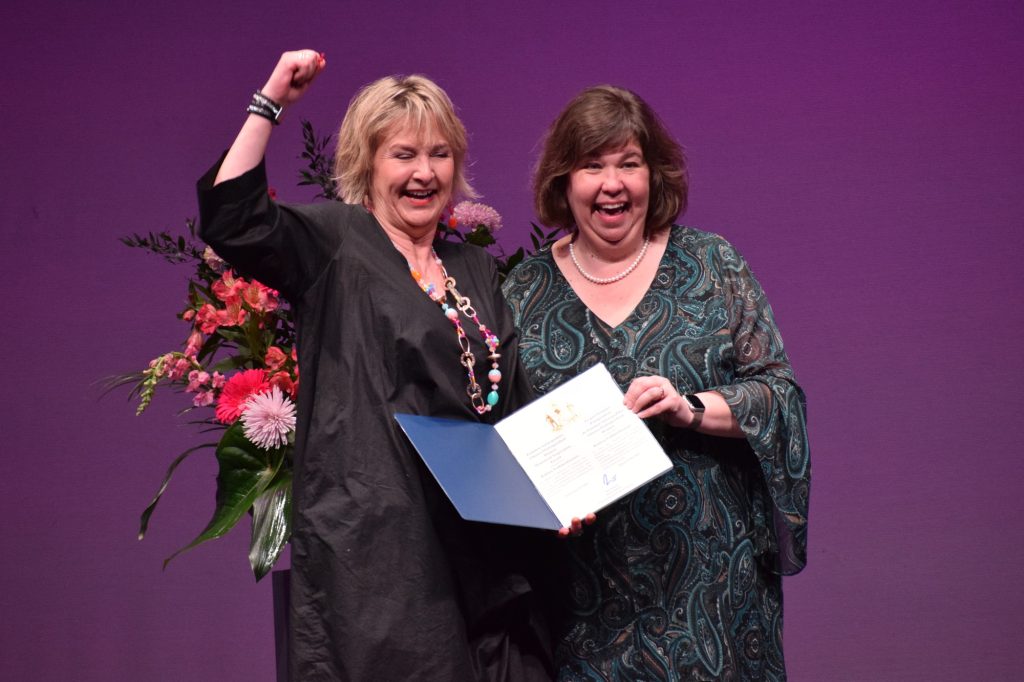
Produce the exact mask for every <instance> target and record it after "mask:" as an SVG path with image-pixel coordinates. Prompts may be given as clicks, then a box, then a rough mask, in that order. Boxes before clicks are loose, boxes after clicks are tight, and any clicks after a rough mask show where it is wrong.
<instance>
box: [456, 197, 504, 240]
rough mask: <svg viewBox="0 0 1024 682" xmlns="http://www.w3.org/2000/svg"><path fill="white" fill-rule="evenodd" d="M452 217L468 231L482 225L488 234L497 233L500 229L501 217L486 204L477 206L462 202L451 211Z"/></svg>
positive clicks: (472, 203)
mask: <svg viewBox="0 0 1024 682" xmlns="http://www.w3.org/2000/svg"><path fill="white" fill-rule="evenodd" d="M452 217H453V218H455V220H456V221H457V222H458V223H459V225H462V226H463V227H467V228H469V229H470V230H474V229H476V228H477V227H478V226H480V225H483V226H484V227H486V228H487V229H488V231H490V232H492V233H493V232H497V231H498V230H500V229H501V216H500V215H499V214H498V212H497V211H495V210H494V209H493V208H491V207H490V206H488V205H487V204H478V203H476V202H473V201H463V202H460V203H458V204H456V205H455V208H453V209H452Z"/></svg>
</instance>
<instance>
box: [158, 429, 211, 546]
mask: <svg viewBox="0 0 1024 682" xmlns="http://www.w3.org/2000/svg"><path fill="white" fill-rule="evenodd" d="M216 445H217V444H216V443H203V444H202V445H197V446H195V447H194V448H189V449H188V450H186V451H185V452H183V453H181V454H180V455H178V456H177V457H176V458H175V459H174V461H173V462H171V466H169V467H167V473H166V474H164V480H163V482H162V483H160V488H159V490H157V491H156V496H155V497H153V501H152V502H150V503H149V506H148V507H146V508H145V509H144V510H143V511H142V518H141V519H139V539H140V540H141V539H142V538H144V537H146V531H147V530H148V529H149V517H151V516H152V515H153V511H154V510H156V505H157V503H159V502H160V498H161V497H162V496H163V494H164V491H165V490H167V486H168V485H169V484H170V482H171V476H173V475H174V470H175V469H177V468H178V465H179V464H181V463H182V462H184V461H185V458H186V457H188V456H189V455H191V454H192V453H193V452H195V451H196V450H202V449H203V448H212V447H215V446H216Z"/></svg>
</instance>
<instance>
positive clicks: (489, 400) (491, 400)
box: [487, 391, 498, 407]
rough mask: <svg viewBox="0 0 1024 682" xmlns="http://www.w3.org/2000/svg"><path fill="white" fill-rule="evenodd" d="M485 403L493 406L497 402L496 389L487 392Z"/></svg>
mask: <svg viewBox="0 0 1024 682" xmlns="http://www.w3.org/2000/svg"><path fill="white" fill-rule="evenodd" d="M487 404H488V405H490V406H491V407H494V406H495V405H497V404H498V392H497V391H491V392H490V393H488V394H487Z"/></svg>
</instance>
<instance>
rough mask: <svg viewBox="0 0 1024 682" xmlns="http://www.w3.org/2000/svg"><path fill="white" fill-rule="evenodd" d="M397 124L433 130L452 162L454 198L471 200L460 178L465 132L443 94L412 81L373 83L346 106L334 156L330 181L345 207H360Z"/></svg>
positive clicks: (418, 80) (393, 78)
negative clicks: (445, 145)
mask: <svg viewBox="0 0 1024 682" xmlns="http://www.w3.org/2000/svg"><path fill="white" fill-rule="evenodd" d="M402 123H409V124H412V125H413V126H414V127H415V128H416V129H417V130H420V131H423V130H424V129H427V128H430V127H433V128H434V130H436V131H437V132H438V133H439V134H440V135H441V136H442V137H444V139H445V141H446V142H447V143H448V145H449V147H450V148H451V150H452V156H453V158H454V160H455V179H454V183H453V189H454V193H455V194H458V195H461V196H464V197H467V198H473V197H475V196H476V192H475V191H474V190H473V188H472V186H470V184H469V181H468V180H467V179H466V175H465V160H466V146H467V143H466V128H465V127H464V126H463V125H462V121H460V120H459V117H458V116H457V115H456V114H455V107H454V106H453V105H452V101H451V100H450V99H449V98H448V95H447V94H446V93H445V91H444V90H442V89H441V87H440V86H439V85H437V83H434V82H433V81H432V80H430V79H429V78H426V77H424V76H417V75H413V76H386V77H384V78H381V79H380V80H377V81H374V82H373V83H370V84H369V85H366V86H364V87H363V88H362V89H361V90H360V91H359V92H357V93H356V95H355V97H353V98H352V101H351V102H350V103H349V105H348V111H346V112H345V118H344V120H343V121H342V122H341V128H339V129H338V145H337V147H336V148H335V151H334V181H335V182H336V183H337V185H338V196H339V197H341V200H342V201H344V202H345V203H348V204H359V203H363V202H364V201H365V199H366V198H367V196H368V195H369V192H370V184H371V182H372V178H373V158H374V155H375V154H376V153H377V149H378V148H379V147H380V145H381V143H383V142H384V140H385V138H386V137H387V135H388V134H389V133H390V132H391V131H392V130H393V129H394V127H396V126H397V125H401V124H402Z"/></svg>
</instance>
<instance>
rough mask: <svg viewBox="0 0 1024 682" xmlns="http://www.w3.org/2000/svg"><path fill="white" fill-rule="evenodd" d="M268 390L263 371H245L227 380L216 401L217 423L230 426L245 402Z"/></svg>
mask: <svg viewBox="0 0 1024 682" xmlns="http://www.w3.org/2000/svg"><path fill="white" fill-rule="evenodd" d="M268 388H270V382H268V381H267V372H266V370H263V369H247V370H244V371H242V372H239V373H238V374H236V375H234V376H233V377H231V378H230V379H228V381H227V383H226V384H224V389H223V390H222V391H221V393H220V399H219V400H217V421H219V422H220V423H222V424H231V423H233V422H234V421H235V420H236V419H238V418H239V417H240V416H241V414H242V407H243V405H245V401H246V400H248V399H249V398H250V397H251V396H253V395H256V394H257V393H262V392H263V391H266V390H267V389H268Z"/></svg>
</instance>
